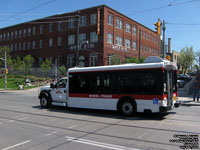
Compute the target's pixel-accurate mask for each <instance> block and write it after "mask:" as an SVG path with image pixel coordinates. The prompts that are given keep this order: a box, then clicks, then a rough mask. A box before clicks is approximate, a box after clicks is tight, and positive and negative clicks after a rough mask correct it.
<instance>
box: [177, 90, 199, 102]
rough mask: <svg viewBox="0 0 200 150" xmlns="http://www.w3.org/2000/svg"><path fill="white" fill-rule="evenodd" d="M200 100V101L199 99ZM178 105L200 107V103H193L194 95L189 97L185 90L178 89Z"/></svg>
mask: <svg viewBox="0 0 200 150" xmlns="http://www.w3.org/2000/svg"><path fill="white" fill-rule="evenodd" d="M199 100H200V99H199ZM177 102H178V103H180V104H181V105H182V106H200V102H197V101H195V102H193V95H192V94H191V95H189V94H188V93H187V92H186V91H184V89H182V88H180V89H178V101H177Z"/></svg>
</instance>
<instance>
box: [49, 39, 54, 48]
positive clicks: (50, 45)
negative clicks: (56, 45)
mask: <svg viewBox="0 0 200 150" xmlns="http://www.w3.org/2000/svg"><path fill="white" fill-rule="evenodd" d="M52 46H53V39H52V38H50V39H49V47H52Z"/></svg>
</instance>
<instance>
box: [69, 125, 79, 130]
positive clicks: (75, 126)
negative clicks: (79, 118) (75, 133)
mask: <svg viewBox="0 0 200 150" xmlns="http://www.w3.org/2000/svg"><path fill="white" fill-rule="evenodd" d="M76 126H77V125H73V126H70V127H68V128H69V129H72V128H74V127H76Z"/></svg>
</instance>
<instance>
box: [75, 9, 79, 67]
mask: <svg viewBox="0 0 200 150" xmlns="http://www.w3.org/2000/svg"><path fill="white" fill-rule="evenodd" d="M77 13H78V14H77V52H76V67H78V65H79V22H80V20H79V19H80V18H79V11H77Z"/></svg>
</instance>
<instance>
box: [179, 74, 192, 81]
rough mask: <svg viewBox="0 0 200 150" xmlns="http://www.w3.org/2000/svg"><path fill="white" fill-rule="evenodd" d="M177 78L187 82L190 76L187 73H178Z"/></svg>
mask: <svg viewBox="0 0 200 150" xmlns="http://www.w3.org/2000/svg"><path fill="white" fill-rule="evenodd" d="M177 79H178V80H183V81H185V83H187V82H189V81H190V80H191V79H192V77H191V76H190V75H187V74H185V75H184V74H178V75H177Z"/></svg>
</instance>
